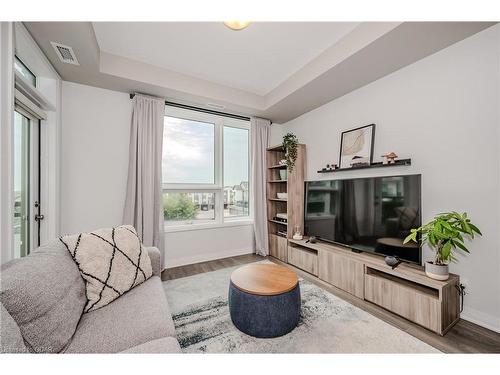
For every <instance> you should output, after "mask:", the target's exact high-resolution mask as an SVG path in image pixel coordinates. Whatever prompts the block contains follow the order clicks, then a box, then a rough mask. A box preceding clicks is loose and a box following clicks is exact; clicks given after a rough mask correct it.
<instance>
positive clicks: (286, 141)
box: [283, 133, 299, 172]
mask: <svg viewBox="0 0 500 375" xmlns="http://www.w3.org/2000/svg"><path fill="white" fill-rule="evenodd" d="M298 143H299V140H298V139H297V136H296V135H295V134H293V133H287V134H286V135H285V136H284V137H283V148H284V149H285V159H286V165H287V166H288V169H289V170H290V172H291V171H293V167H294V166H295V160H297V145H298Z"/></svg>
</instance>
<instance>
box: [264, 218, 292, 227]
mask: <svg viewBox="0 0 500 375" xmlns="http://www.w3.org/2000/svg"><path fill="white" fill-rule="evenodd" d="M269 222H270V223H275V224H281V225H284V226H287V225H288V223H284V222H282V221H278V220H273V219H269Z"/></svg>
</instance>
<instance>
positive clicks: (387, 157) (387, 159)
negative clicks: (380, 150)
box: [382, 151, 398, 164]
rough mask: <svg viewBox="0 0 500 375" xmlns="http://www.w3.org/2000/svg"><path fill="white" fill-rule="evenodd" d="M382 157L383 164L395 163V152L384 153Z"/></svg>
mask: <svg viewBox="0 0 500 375" xmlns="http://www.w3.org/2000/svg"><path fill="white" fill-rule="evenodd" d="M382 157H383V158H384V161H383V162H382V163H383V164H395V163H396V158H397V157H398V156H397V155H396V153H395V152H393V151H391V152H388V153H386V154H384V155H382Z"/></svg>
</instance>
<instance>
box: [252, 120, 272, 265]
mask: <svg viewBox="0 0 500 375" xmlns="http://www.w3.org/2000/svg"><path fill="white" fill-rule="evenodd" d="M250 124H251V137H252V141H251V144H252V151H251V152H252V187H253V192H254V224H253V227H254V233H255V251H256V252H257V254H259V255H263V256H267V255H269V241H268V233H267V197H266V173H267V164H266V155H267V152H266V151H267V143H268V136H269V127H270V125H271V121H269V120H266V119H261V118H257V117H252V118H251V119H250Z"/></svg>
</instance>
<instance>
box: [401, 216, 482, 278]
mask: <svg viewBox="0 0 500 375" xmlns="http://www.w3.org/2000/svg"><path fill="white" fill-rule="evenodd" d="M418 234H421V239H420V243H421V244H426V243H427V244H428V245H429V246H430V247H431V248H433V249H434V251H435V256H434V261H433V262H426V263H425V273H426V275H427V276H428V277H430V278H432V279H436V280H447V279H448V277H449V276H450V275H449V270H448V263H449V262H450V261H455V260H456V258H455V255H454V250H456V249H461V250H463V251H465V252H466V253H469V250H468V249H467V247H465V244H464V241H465V239H470V240H472V239H474V236H475V234H479V235H482V234H481V231H480V230H479V228H478V227H476V226H475V225H474V224H472V223H471V221H470V219H469V218H468V217H467V213H466V212H464V213H463V214H459V213H458V212H455V211H453V212H446V213H442V214H439V215H437V216H435V217H434V219H433V220H431V221H430V222H428V223H427V224H425V225H422V226H421V227H420V228H416V229H412V230H411V233H410V235H409V236H408V237H406V238H405V240H404V242H403V243H405V244H406V243H408V242H410V241H414V242H418V239H417V235H418Z"/></svg>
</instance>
